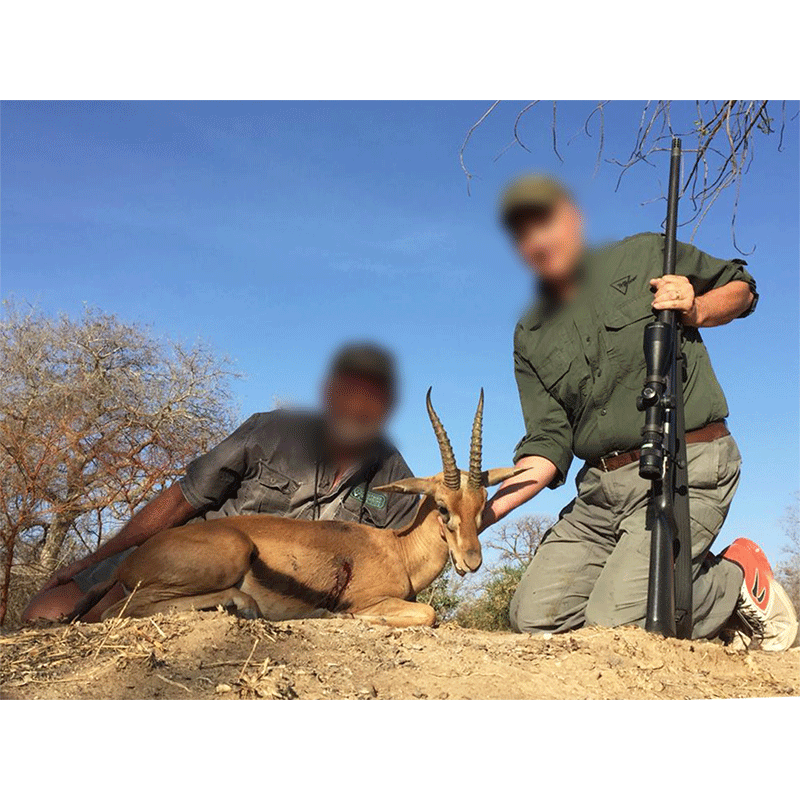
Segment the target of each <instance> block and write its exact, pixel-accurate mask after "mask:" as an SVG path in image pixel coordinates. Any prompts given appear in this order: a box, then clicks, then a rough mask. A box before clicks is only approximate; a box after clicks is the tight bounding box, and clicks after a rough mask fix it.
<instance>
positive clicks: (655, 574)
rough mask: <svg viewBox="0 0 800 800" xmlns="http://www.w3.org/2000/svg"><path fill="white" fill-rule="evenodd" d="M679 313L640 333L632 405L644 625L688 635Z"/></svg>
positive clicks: (676, 152)
mask: <svg viewBox="0 0 800 800" xmlns="http://www.w3.org/2000/svg"><path fill="white" fill-rule="evenodd" d="M680 171H681V140H680V139H673V140H672V153H671V157H670V169H669V194H668V199H667V224H666V236H665V238H664V274H665V275H674V274H675V260H676V247H677V242H676V233H677V227H678V193H679V182H680ZM678 317H679V313H678V312H675V311H672V310H666V311H659V312H658V315H657V318H656V319H655V320H654V321H653V322H650V323H648V325H647V327H646V328H645V332H644V357H645V363H646V365H647V377H646V378H645V383H644V388H643V389H642V393H641V395H640V396H639V398H638V400H637V402H636V405H637V407H638V409H639V411H644V412H645V422H644V427H643V428H642V447H641V456H640V459H639V474H640V475H641V476H642V477H643V478H645V479H646V480H649V481H651V483H652V486H651V489H650V508H649V512H648V519H649V524H650V526H651V540H650V580H649V585H648V596H647V619H646V622H645V628H646V629H647V630H648V631H652V632H654V633H660V634H662V635H663V636H678V637H679V638H681V639H688V638H689V637H690V636H691V633H692V542H691V531H690V527H689V493H688V480H687V473H686V441H685V438H686V426H685V422H684V409H683V381H684V377H685V376H684V373H685V364H684V362H683V357H682V355H681V347H680V325H679V319H678Z"/></svg>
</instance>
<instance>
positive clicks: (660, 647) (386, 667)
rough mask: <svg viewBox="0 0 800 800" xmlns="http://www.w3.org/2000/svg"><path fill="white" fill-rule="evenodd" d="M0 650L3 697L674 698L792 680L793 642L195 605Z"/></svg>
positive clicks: (25, 636)
mask: <svg viewBox="0 0 800 800" xmlns="http://www.w3.org/2000/svg"><path fill="white" fill-rule="evenodd" d="M0 646H2V661H1V662H0V690H1V691H2V697H4V698H8V699H12V698H18V699H40V698H41V699H55V698H87V699H89V698H91V699H101V698H107V699H111V698H113V699H133V698H148V699H149V698H172V699H186V698H193V699H211V698H286V699H289V698H302V699H311V698H360V699H372V698H379V699H391V698H397V699H400V698H403V699H407V698H433V699H446V698H452V699H468V698H472V699H504V698H510V699H536V698H542V699H580V698H587V699H617V698H630V699H647V698H672V699H675V698H708V697H764V696H782V695H793V694H795V693H797V692H798V689H799V688H800V686H799V683H800V679H799V676H800V670H798V667H800V650H797V649H794V650H792V651H790V652H788V653H783V654H770V653H762V652H757V651H755V652H754V651H751V652H735V651H732V650H730V649H728V648H725V647H723V646H721V645H719V644H715V643H711V642H678V641H666V640H663V639H660V638H658V637H654V636H650V635H649V634H647V633H645V632H644V631H641V630H639V629H636V628H620V629H616V630H601V629H587V630H583V631H577V632H575V633H570V634H563V635H560V636H552V637H550V638H546V639H545V638H542V637H531V636H521V635H518V634H511V633H488V632H485V631H476V630H466V629H462V628H458V627H454V626H452V627H451V626H444V627H442V628H437V629H435V630H431V629H421V628H413V629H406V630H394V629H390V628H384V627H378V626H370V625H367V624H365V623H362V622H356V621H346V620H304V621H296V622H283V623H269V622H265V621H263V620H256V621H247V620H240V619H237V618H235V617H232V616H230V615H228V614H225V613H222V612H205V613H197V612H192V613H185V614H175V615H170V616H157V617H153V618H151V619H138V620H133V619H123V620H110V621H107V622H104V623H100V624H97V625H82V624H73V625H69V626H52V627H41V628H34V629H27V630H21V631H18V632H16V633H9V634H6V635H4V636H3V637H2V638H0Z"/></svg>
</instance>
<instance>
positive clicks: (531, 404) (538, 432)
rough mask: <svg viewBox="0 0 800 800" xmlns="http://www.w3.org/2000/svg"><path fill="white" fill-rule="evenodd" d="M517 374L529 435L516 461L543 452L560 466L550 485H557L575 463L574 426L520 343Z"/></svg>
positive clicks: (519, 449) (518, 450)
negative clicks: (523, 351)
mask: <svg viewBox="0 0 800 800" xmlns="http://www.w3.org/2000/svg"><path fill="white" fill-rule="evenodd" d="M514 374H515V376H516V379H517V389H518V390H519V401H520V404H521V406H522V417H523V419H524V421H525V436H524V437H523V438H522V439H521V441H520V442H519V444H518V445H517V448H516V450H515V452H514V462H515V463H516V462H517V461H519V460H520V459H521V458H525V457H526V456H541V457H542V458H546V459H547V460H548V461H551V462H552V463H553V464H554V465H555V467H556V469H557V470H558V475H557V476H556V478H555V479H554V480H553V482H552V483H551V484H550V488H551V489H555V488H557V487H558V486H561V484H562V483H564V480H565V479H566V477H567V473H568V472H569V467H570V464H571V463H572V428H571V427H570V424H569V420H568V419H567V413H566V411H565V410H564V408H563V406H561V405H560V404H559V403H558V401H557V400H556V399H555V398H554V397H553V396H552V395H551V394H550V392H548V391H547V389H545V387H544V384H543V383H542V381H541V380H540V379H539V376H538V375H537V374H536V371H535V370H534V369H533V367H532V366H531V365H530V363H529V362H528V361H527V359H526V358H525V357H524V356H523V355H522V354H521V353H520V352H519V349H518V348H517V347H516V346H515V348H514Z"/></svg>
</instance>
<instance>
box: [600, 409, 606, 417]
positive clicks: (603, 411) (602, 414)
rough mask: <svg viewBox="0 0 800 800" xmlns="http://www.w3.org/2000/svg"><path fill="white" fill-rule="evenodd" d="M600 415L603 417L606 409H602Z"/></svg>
mask: <svg viewBox="0 0 800 800" xmlns="http://www.w3.org/2000/svg"><path fill="white" fill-rule="evenodd" d="M600 415H601V416H603V417H604V416H605V415H606V410H605V409H603V410H602V411H601V412H600Z"/></svg>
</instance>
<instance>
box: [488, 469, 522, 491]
mask: <svg viewBox="0 0 800 800" xmlns="http://www.w3.org/2000/svg"><path fill="white" fill-rule="evenodd" d="M527 469H528V467H497V468H495V469H487V470H484V472H483V474H482V475H481V478H482V479H483V481H482V482H483V485H484V486H496V485H497V484H498V483H502V482H503V481H507V480H508V479H509V478H513V477H514V476H515V475H520V474H522V473H523V472H525V470H527Z"/></svg>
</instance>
